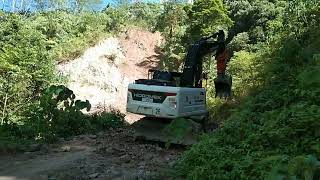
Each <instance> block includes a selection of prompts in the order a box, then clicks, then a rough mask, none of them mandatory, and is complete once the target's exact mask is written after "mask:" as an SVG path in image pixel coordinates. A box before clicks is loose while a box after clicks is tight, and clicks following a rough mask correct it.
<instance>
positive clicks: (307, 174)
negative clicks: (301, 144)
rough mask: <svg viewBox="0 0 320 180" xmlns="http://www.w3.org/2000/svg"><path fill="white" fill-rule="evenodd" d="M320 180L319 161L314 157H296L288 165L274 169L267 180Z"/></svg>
mask: <svg viewBox="0 0 320 180" xmlns="http://www.w3.org/2000/svg"><path fill="white" fill-rule="evenodd" d="M319 178H320V161H318V160H317V158H316V157H315V156H312V155H308V156H298V157H295V158H293V159H292V160H291V161H290V162H289V163H288V164H281V165H279V166H277V167H275V168H274V169H273V170H272V172H271V173H270V174H269V177H268V179H270V180H273V179H289V180H295V179H304V180H313V179H319Z"/></svg>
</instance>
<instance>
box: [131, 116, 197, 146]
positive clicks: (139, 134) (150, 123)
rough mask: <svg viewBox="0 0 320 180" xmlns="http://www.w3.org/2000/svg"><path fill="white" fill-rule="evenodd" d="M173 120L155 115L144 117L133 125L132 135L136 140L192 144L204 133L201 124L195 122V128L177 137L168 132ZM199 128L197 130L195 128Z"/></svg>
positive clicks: (183, 144)
mask: <svg viewBox="0 0 320 180" xmlns="http://www.w3.org/2000/svg"><path fill="white" fill-rule="evenodd" d="M171 121H172V120H169V119H160V118H155V117H144V118H142V119H140V120H138V121H137V122H135V123H133V124H132V125H131V128H132V129H133V130H134V134H132V136H134V137H135V139H136V140H139V141H141V140H142V141H146V142H148V141H149V142H157V143H170V144H172V145H182V146H191V145H193V144H196V143H197V142H198V140H199V135H200V134H201V133H203V132H202V131H201V130H199V129H201V125H200V124H199V123H196V122H194V124H193V126H194V128H193V130H192V131H191V132H190V133H188V134H186V135H184V136H183V137H182V138H179V139H176V138H174V137H172V136H171V135H170V134H168V133H167V132H166V128H167V127H168V126H169V125H170V123H171ZM195 129H197V130H195Z"/></svg>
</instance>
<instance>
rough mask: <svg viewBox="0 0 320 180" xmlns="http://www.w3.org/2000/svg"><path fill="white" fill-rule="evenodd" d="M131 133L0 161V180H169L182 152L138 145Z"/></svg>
mask: <svg viewBox="0 0 320 180" xmlns="http://www.w3.org/2000/svg"><path fill="white" fill-rule="evenodd" d="M131 133H132V132H131V130H130V129H129V128H121V129H111V130H108V131H106V132H100V133H99V134H97V135H80V136H76V137H73V138H71V139H70V140H63V139H62V140H61V141H60V142H59V143H57V144H53V145H42V146H40V145H39V146H37V145H35V146H36V148H35V150H34V152H25V153H23V154H20V155H13V156H6V157H0V180H18V179H19V180H20V179H35V180H36V179H40V180H42V179H43V180H48V179H51V180H59V179H119V180H120V179H124V180H131V179H132V180H133V179H169V176H168V175H169V173H170V168H171V167H172V166H173V165H174V163H175V162H176V160H177V158H178V156H179V155H180V154H181V152H182V150H181V149H180V150H179V149H171V150H170V149H169V150H166V149H164V148H162V147H160V146H159V145H158V144H150V143H147V144H146V143H141V142H137V141H135V140H134V138H133V137H131V136H130V134H131Z"/></svg>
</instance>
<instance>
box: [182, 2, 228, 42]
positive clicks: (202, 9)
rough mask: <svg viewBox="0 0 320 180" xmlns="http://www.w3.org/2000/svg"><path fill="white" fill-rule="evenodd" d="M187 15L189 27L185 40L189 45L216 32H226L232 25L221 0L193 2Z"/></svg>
mask: <svg viewBox="0 0 320 180" xmlns="http://www.w3.org/2000/svg"><path fill="white" fill-rule="evenodd" d="M187 14H188V19H189V21H188V23H189V26H188V29H187V33H186V36H185V39H186V41H187V42H189V43H191V42H193V41H195V40H198V39H200V38H201V37H202V36H208V35H211V34H212V33H213V32H217V31H218V30H221V29H225V30H226V29H228V28H229V27H230V26H231V25H232V23H233V22H232V20H231V19H230V18H229V16H228V11H227V9H226V8H225V6H224V4H223V1H222V0H198V1H195V2H194V4H193V5H192V6H191V8H189V9H188V10H187Z"/></svg>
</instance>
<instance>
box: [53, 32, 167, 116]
mask: <svg viewBox="0 0 320 180" xmlns="http://www.w3.org/2000/svg"><path fill="white" fill-rule="evenodd" d="M161 41H162V38H161V35H160V33H151V32H148V31H146V30H139V29H128V30H127V31H126V32H125V33H124V34H122V35H120V36H119V37H117V38H114V37H111V38H107V39H104V40H102V41H101V42H99V43H97V44H96V45H95V46H93V47H91V48H89V49H87V50H86V51H85V52H84V54H83V55H81V56H80V57H79V58H77V59H74V60H68V61H66V62H64V63H60V64H59V65H58V71H59V73H61V75H63V76H65V77H66V78H67V87H68V88H70V89H73V90H74V93H75V95H76V96H77V97H78V98H79V99H86V100H89V101H90V103H91V106H92V108H91V111H90V113H97V112H103V111H109V110H110V109H114V110H119V111H120V112H121V113H124V114H125V113H126V110H125V107H126V98H127V89H128V84H129V83H132V82H134V80H136V79H143V78H147V76H148V70H149V69H152V68H157V66H158V63H159V59H158V56H159V54H158V52H157V51H156V50H157V48H159V46H160V45H161ZM126 119H127V121H130V122H133V121H135V120H138V119H139V118H138V116H133V115H127V116H126Z"/></svg>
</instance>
